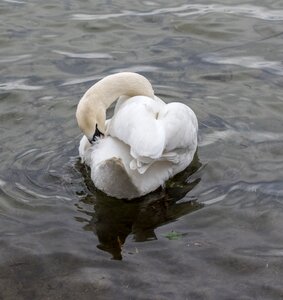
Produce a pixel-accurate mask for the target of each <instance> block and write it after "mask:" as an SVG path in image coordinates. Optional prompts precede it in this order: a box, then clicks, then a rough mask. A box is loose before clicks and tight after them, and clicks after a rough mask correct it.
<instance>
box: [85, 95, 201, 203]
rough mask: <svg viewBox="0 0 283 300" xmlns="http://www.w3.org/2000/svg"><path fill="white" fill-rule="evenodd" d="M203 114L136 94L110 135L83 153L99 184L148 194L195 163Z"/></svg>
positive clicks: (125, 194) (122, 193)
mask: <svg viewBox="0 0 283 300" xmlns="http://www.w3.org/2000/svg"><path fill="white" fill-rule="evenodd" d="M197 130H198V124H197V118H196V116H195V114H194V112H193V111H192V110H191V109H190V108H189V107H187V106H186V105H184V104H182V103H170V104H167V105H166V104H165V103H164V102H163V101H162V100H160V99H159V98H157V97H155V99H151V98H148V97H145V96H135V97H132V98H130V99H124V100H123V101H122V102H120V103H118V105H117V107H116V109H115V113H114V116H113V117H112V119H111V120H109V121H108V125H107V136H106V137H105V138H103V139H100V140H98V141H97V142H96V143H95V144H94V145H93V146H90V144H89V142H88V140H87V139H82V141H81V145H80V155H81V157H82V159H83V160H84V161H85V162H86V163H87V164H88V165H89V166H90V167H91V178H92V180H93V182H94V184H95V186H96V187H97V188H98V189H100V190H102V191H104V192H105V193H107V194H108V195H111V196H114V197H117V198H128V199H131V198H135V197H139V196H142V195H145V194H147V193H149V192H151V191H153V190H155V189H157V188H158V187H159V186H162V185H163V184H164V183H165V181H166V180H168V179H169V178H170V177H172V176H174V175H175V174H177V173H179V172H181V171H183V170H184V169H185V168H186V167H187V166H188V165H189V164H190V162H191V161H192V159H193V156H194V153H195V151H196V148H197Z"/></svg>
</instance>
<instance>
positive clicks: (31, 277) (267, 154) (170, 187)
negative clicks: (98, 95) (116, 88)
mask: <svg viewBox="0 0 283 300" xmlns="http://www.w3.org/2000/svg"><path fill="white" fill-rule="evenodd" d="M0 16H1V25H0V26H1V31H0V32H1V34H0V137H1V144H0V161H1V165H0V249H1V250H0V253H1V255H0V299H5V300H6V299H62V298H64V299H282V298H283V288H282V276H283V263H282V256H283V238H282V228H283V221H282V220H283V208H282V204H283V188H282V187H283V179H282V178H283V163H282V147H283V134H282V114H283V96H282V86H283V77H282V76H283V65H282V49H283V48H282V37H283V35H282V25H283V2H282V1H271V0H268V1H252V0H250V1H249V2H246V1H234V0H230V1H215V2H199V1H192V2H190V3H187V2H185V1H175V2H174V3H173V2H172V1H136V2H133V1H126V0H124V1H119V3H115V2H113V1H111V0H110V1H96V2H95V3H94V2H91V1H73V0H64V1H60V2H58V1H48V2H47V1H22V0H6V1H2V2H1V4H0ZM126 70H127V71H136V72H140V73H141V74H143V75H145V76H146V77H147V78H148V79H149V80H150V81H151V82H152V84H153V86H154V89H155V92H156V94H157V95H158V96H160V97H161V98H163V99H164V100H165V101H166V102H171V101H180V102H183V103H186V104H188V105H189V106H190V107H191V108H192V109H193V110H194V111H195V113H196V115H197V116H198V119H199V125H200V130H199V148H198V153H197V156H196V157H195V160H194V163H193V164H192V166H191V167H190V168H189V169H187V170H186V171H185V172H184V173H182V174H180V175H179V176H178V177H177V178H175V179H174V180H172V181H170V182H169V183H168V184H167V186H166V188H165V189H159V190H157V191H156V192H154V193H152V194H150V195H148V196H146V197H144V198H143V199H139V200H138V201H134V202H126V201H121V200H117V199H112V198H109V197H107V196H105V195H104V194H103V193H101V192H99V191H97V190H95V188H94V187H93V185H92V184H91V181H90V179H89V173H88V170H87V169H86V168H85V167H84V166H83V165H81V164H80V161H79V158H78V151H77V147H78V143H79V140H80V138H81V133H80V131H79V129H78V128H77V125H76V122H75V117H74V113H75V109H76V105H77V103H78V101H79V99H80V97H81V96H82V94H83V93H84V92H85V90H86V89H87V88H89V87H90V86H91V85H92V84H93V83H94V82H95V81H96V80H98V79H100V78H102V77H103V76H105V75H108V74H111V73H115V72H120V71H126Z"/></svg>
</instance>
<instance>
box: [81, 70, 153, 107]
mask: <svg viewBox="0 0 283 300" xmlns="http://www.w3.org/2000/svg"><path fill="white" fill-rule="evenodd" d="M138 95H141V96H148V97H151V98H153V97H154V92H153V89H152V86H151V84H150V82H149V81H148V80H147V79H146V78H145V77H143V76H142V75H140V74H137V73H131V72H123V73H118V74H113V75H109V76H107V77H105V78H103V79H101V80H100V81H98V82H97V83H96V84H94V85H93V86H92V87H91V88H90V89H88V90H87V91H86V93H85V95H84V96H83V98H90V100H91V102H92V104H90V105H95V102H97V101H98V102H100V104H102V105H103V106H104V108H105V109H107V108H108V107H109V106H110V105H111V104H112V103H113V102H115V101H116V100H117V99H118V98H119V97H120V96H129V97H133V96H138ZM82 100H83V99H82Z"/></svg>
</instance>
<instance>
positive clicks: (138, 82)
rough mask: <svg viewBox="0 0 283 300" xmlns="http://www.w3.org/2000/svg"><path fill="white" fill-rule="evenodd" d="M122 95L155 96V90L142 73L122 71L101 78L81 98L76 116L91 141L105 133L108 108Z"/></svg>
mask: <svg viewBox="0 0 283 300" xmlns="http://www.w3.org/2000/svg"><path fill="white" fill-rule="evenodd" d="M122 95H125V96H128V97H133V96H138V95H143V96H148V97H151V98H154V91H153V89H152V86H151V84H150V82H149V81H148V80H147V79H146V78H145V77H143V76H142V75H140V74H137V73H131V72H122V73H117V74H113V75H109V76H106V77H105V78H103V79H101V80H100V81H98V82H97V83H96V84H94V85H93V86H92V87H91V88H89V89H88V90H87V91H86V93H85V94H84V96H83V97H82V98H81V100H80V102H79V104H78V107H77V113H76V117H77V121H78V125H79V127H80V129H81V130H82V132H83V133H84V134H85V135H86V137H87V138H88V140H89V141H90V142H91V143H92V142H93V141H95V140H96V138H97V137H98V136H101V135H104V134H105V121H106V109H107V108H108V107H109V106H110V105H111V104H112V103H113V102H114V101H116V100H117V99H118V98H119V97H120V96H122Z"/></svg>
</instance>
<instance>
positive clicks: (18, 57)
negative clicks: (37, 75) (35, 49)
mask: <svg viewBox="0 0 283 300" xmlns="http://www.w3.org/2000/svg"><path fill="white" fill-rule="evenodd" d="M30 57H31V55H30V54H22V55H14V56H6V57H5V56H3V57H2V58H0V63H10V62H16V61H20V60H23V59H26V58H30Z"/></svg>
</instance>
